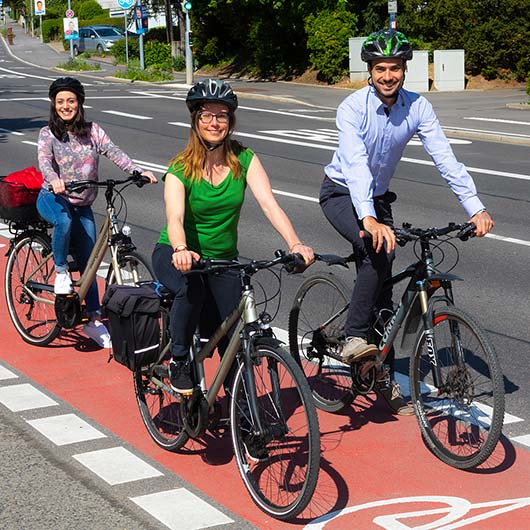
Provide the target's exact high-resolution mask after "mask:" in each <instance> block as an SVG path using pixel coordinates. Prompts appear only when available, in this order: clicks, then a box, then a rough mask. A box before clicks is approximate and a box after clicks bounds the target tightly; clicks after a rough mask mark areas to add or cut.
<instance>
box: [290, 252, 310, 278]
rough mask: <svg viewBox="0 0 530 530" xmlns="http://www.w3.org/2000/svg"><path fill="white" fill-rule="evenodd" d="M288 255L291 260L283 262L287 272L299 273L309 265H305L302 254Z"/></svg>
mask: <svg viewBox="0 0 530 530" xmlns="http://www.w3.org/2000/svg"><path fill="white" fill-rule="evenodd" d="M289 257H290V258H291V260H290V261H289V262H287V263H285V270H286V271H287V272H288V273H289V274H300V273H301V272H304V271H305V270H306V269H307V267H309V265H306V262H305V259H304V257H303V256H302V254H298V253H296V254H290V255H289Z"/></svg>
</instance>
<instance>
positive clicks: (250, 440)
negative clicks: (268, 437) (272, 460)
mask: <svg viewBox="0 0 530 530" xmlns="http://www.w3.org/2000/svg"><path fill="white" fill-rule="evenodd" d="M243 447H244V448H245V454H246V455H247V458H248V459H249V460H251V461H252V462H265V461H267V460H268V459H269V453H268V451H267V448H266V447H265V444H264V443H263V440H262V438H261V437H260V436H255V435H254V434H247V435H246V436H243Z"/></svg>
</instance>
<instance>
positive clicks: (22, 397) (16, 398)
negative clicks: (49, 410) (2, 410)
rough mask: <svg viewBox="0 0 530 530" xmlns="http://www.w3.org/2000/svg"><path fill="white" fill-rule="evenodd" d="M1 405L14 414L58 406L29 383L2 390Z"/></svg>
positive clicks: (0, 389) (0, 392) (0, 394)
mask: <svg viewBox="0 0 530 530" xmlns="http://www.w3.org/2000/svg"><path fill="white" fill-rule="evenodd" d="M0 403H2V404H3V405H5V406H6V407H7V408H8V409H9V410H11V411H13V412H19V411H21V410H31V409H40V408H44V407H53V406H57V405H58V403H57V401H54V400H53V399H51V398H50V397H48V396H47V395H46V394H44V393H43V392H41V391H40V390H37V389H36V388H35V387H34V386H33V385H30V384H29V383H23V384H21V385H11V386H6V387H3V388H0Z"/></svg>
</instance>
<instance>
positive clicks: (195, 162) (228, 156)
mask: <svg viewBox="0 0 530 530" xmlns="http://www.w3.org/2000/svg"><path fill="white" fill-rule="evenodd" d="M199 110H200V109H197V110H195V111H193V112H192V113H191V129H190V135H189V138H188V144H187V145H186V147H185V148H184V150H183V151H181V152H180V153H178V154H176V155H175V156H174V157H173V158H172V159H171V160H170V162H169V165H170V166H174V165H176V166H179V168H182V169H183V172H184V176H185V177H186V178H187V179H190V180H191V181H199V180H200V179H201V178H202V172H203V169H204V162H205V160H206V154H207V153H208V148H207V147H206V144H205V143H204V141H203V140H202V139H201V137H200V136H199V133H198V132H197V120H198V119H199ZM235 125H236V118H235V116H234V113H233V112H230V121H229V128H228V134H227V135H226V137H225V139H224V140H223V145H222V146H221V147H219V148H218V149H222V150H223V157H224V159H225V161H226V164H227V166H228V167H229V168H230V170H231V171H232V176H233V178H235V179H238V178H241V174H242V169H241V163H240V162H239V159H238V158H237V155H238V154H239V153H240V152H241V150H242V149H244V146H243V145H242V144H241V143H240V142H238V141H237V140H233V139H232V138H231V134H232V131H233V130H234V128H235Z"/></svg>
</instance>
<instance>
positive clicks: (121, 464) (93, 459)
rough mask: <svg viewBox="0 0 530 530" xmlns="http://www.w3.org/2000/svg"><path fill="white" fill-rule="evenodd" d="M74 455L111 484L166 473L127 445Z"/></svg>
mask: <svg viewBox="0 0 530 530" xmlns="http://www.w3.org/2000/svg"><path fill="white" fill-rule="evenodd" d="M73 457H74V458H75V459H76V460H77V461H78V462H80V463H81V464H83V465H84V466H85V467H86V468H87V469H89V470H90V471H92V473H95V474H96V475H97V476H98V477H99V478H101V479H103V480H104V481H105V482H106V483H107V484H110V485H111V486H114V485H116V484H125V483H126V482H134V481H136V480H143V479H146V478H153V477H161V476H163V475H164V474H163V473H162V472H160V471H158V469H155V468H154V467H153V466H152V465H150V464H148V463H147V462H145V461H144V460H142V459H141V458H138V457H137V456H136V455H134V454H133V453H131V452H130V451H129V450H127V449H125V447H111V448H109V449H101V450H99V451H90V452H88V453H81V454H77V455H73Z"/></svg>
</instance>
